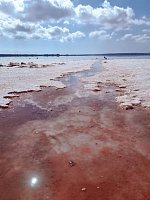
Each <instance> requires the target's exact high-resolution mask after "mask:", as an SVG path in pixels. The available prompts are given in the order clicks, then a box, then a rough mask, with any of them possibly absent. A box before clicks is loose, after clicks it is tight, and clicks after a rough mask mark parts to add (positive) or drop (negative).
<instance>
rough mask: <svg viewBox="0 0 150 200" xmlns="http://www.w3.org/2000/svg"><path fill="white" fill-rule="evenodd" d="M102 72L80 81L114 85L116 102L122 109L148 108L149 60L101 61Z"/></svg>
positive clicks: (149, 96)
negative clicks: (138, 106)
mask: <svg viewBox="0 0 150 200" xmlns="http://www.w3.org/2000/svg"><path fill="white" fill-rule="evenodd" d="M102 65H103V67H104V70H103V71H102V72H100V73H98V74H96V75H95V76H92V77H88V78H84V79H82V81H84V82H85V83H86V84H89V83H90V84H91V85H92V89H93V90H94V88H96V87H97V82H99V81H100V82H102V83H104V84H115V85H116V86H117V87H118V89H117V90H116V91H117V93H118V95H117V97H116V101H117V102H119V103H120V105H121V106H122V107H126V106H137V105H140V104H141V105H142V106H144V107H148V108H150V59H114V60H107V62H106V61H105V62H104V61H103V63H102Z"/></svg>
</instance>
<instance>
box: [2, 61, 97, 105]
mask: <svg viewBox="0 0 150 200" xmlns="http://www.w3.org/2000/svg"><path fill="white" fill-rule="evenodd" d="M93 63H94V60H80V61H68V62H67V63H63V64H62V63H61V64H60V63H55V65H53V64H52V63H49V64H48V66H47V67H39V68H30V67H23V68H22V67H18V66H16V67H0V106H3V107H5V106H6V107H7V106H8V104H9V103H10V101H11V99H9V98H4V97H12V96H13V95H14V94H10V93H13V92H14V93H15V92H17V93H18V92H23V91H29V90H30V91H31V90H34V91H37V90H40V89H41V88H40V86H55V87H57V88H64V87H65V85H64V84H63V83H61V81H56V80H54V79H55V78H57V77H61V76H62V75H64V74H68V73H72V72H74V73H76V72H79V71H82V70H88V69H90V68H91V66H92V64H93Z"/></svg>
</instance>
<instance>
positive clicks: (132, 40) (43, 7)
mask: <svg viewBox="0 0 150 200" xmlns="http://www.w3.org/2000/svg"><path fill="white" fill-rule="evenodd" d="M115 52H150V0H72V1H71V0H0V53H115Z"/></svg>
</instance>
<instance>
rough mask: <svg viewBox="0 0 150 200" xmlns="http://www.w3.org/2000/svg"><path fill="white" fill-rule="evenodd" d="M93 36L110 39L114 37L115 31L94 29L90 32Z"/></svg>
mask: <svg viewBox="0 0 150 200" xmlns="http://www.w3.org/2000/svg"><path fill="white" fill-rule="evenodd" d="M89 36H90V37H91V38H97V39H100V40H109V39H111V38H112V36H113V33H111V34H108V33H107V32H106V31H105V30H100V31H93V32H91V33H90V34H89Z"/></svg>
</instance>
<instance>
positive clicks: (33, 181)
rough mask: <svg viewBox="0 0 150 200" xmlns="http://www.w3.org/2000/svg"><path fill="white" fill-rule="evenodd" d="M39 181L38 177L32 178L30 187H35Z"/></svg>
mask: <svg viewBox="0 0 150 200" xmlns="http://www.w3.org/2000/svg"><path fill="white" fill-rule="evenodd" d="M38 182H39V180H38V178H37V177H31V180H30V186H31V187H35V186H36V185H37V184H38Z"/></svg>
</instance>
